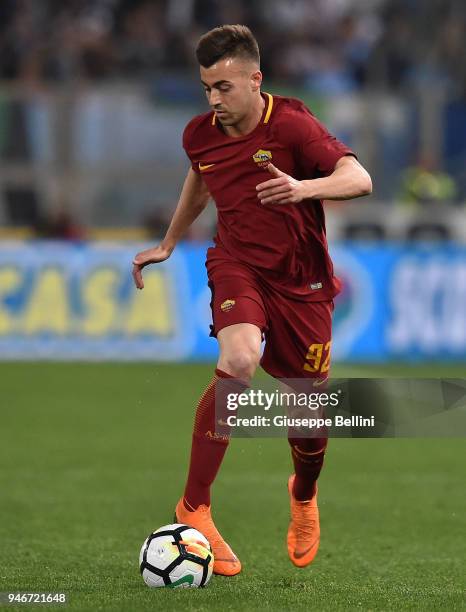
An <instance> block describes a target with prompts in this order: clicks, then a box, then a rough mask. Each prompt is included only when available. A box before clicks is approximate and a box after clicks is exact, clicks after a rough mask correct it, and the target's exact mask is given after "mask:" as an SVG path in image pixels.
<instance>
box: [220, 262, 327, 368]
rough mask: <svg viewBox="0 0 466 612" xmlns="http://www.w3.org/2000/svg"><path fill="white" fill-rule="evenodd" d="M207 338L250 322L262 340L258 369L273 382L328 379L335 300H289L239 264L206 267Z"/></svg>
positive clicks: (225, 263)
mask: <svg viewBox="0 0 466 612" xmlns="http://www.w3.org/2000/svg"><path fill="white" fill-rule="evenodd" d="M209 268H210V269H209V287H210V289H211V291H212V301H211V308H212V319H213V325H212V326H211V330H212V331H211V336H216V335H217V333H218V332H219V331H220V330H221V329H223V328H224V327H228V326H229V325H235V324H236V323H252V324H253V325H256V326H257V327H259V329H260V330H261V331H262V334H263V338H264V339H265V348H264V353H263V355H262V359H261V366H262V367H263V368H264V370H265V371H266V372H267V373H268V374H270V375H271V376H274V377H275V378H303V377H309V378H320V379H324V378H327V377H328V374H329V366H330V347H331V337H332V313H333V300H328V301H322V302H303V301H298V300H293V299H290V298H288V297H285V296H283V295H282V294H280V293H278V292H277V291H274V290H273V289H271V288H270V287H269V286H265V285H264V284H263V283H261V280H260V278H259V277H258V275H257V274H256V273H255V272H254V271H252V270H251V269H250V268H248V267H247V266H245V265H243V264H241V263H239V262H222V263H216V265H215V266H209Z"/></svg>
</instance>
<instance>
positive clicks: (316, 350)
mask: <svg viewBox="0 0 466 612" xmlns="http://www.w3.org/2000/svg"><path fill="white" fill-rule="evenodd" d="M322 349H323V345H322V344H311V346H310V347H309V350H308V351H307V355H306V362H307V361H310V362H311V363H305V364H304V369H305V370H307V371H308V372H318V371H319V368H320V362H321V361H322Z"/></svg>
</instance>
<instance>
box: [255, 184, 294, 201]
mask: <svg viewBox="0 0 466 612" xmlns="http://www.w3.org/2000/svg"><path fill="white" fill-rule="evenodd" d="M289 192H290V189H289V186H288V185H279V186H278V187H273V188H272V189H264V191H261V192H260V193H258V194H257V195H258V197H259V198H260V199H261V200H263V199H264V198H269V197H270V196H273V195H277V194H280V193H281V194H284V193H289Z"/></svg>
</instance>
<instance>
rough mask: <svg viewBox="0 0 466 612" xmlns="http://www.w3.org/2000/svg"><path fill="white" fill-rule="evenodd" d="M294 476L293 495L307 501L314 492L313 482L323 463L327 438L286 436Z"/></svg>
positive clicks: (299, 499)
mask: <svg viewBox="0 0 466 612" xmlns="http://www.w3.org/2000/svg"><path fill="white" fill-rule="evenodd" d="M288 442H289V443H290V446H291V456H292V458H293V463H294V471H295V474H296V477H295V479H294V484H293V497H294V498H295V499H297V500H298V501H307V500H308V499H311V497H312V496H313V495H314V493H315V484H316V481H317V479H318V478H319V474H320V470H321V469H322V465H323V463H324V455H325V449H326V448H327V438H288Z"/></svg>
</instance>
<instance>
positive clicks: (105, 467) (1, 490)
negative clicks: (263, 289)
mask: <svg viewBox="0 0 466 612" xmlns="http://www.w3.org/2000/svg"><path fill="white" fill-rule="evenodd" d="M465 371H466V368H464V367H459V366H458V367H453V366H446V365H444V366H442V367H441V366H435V367H432V368H425V367H424V368H422V367H417V368H411V369H410V368H406V367H401V366H400V367H396V366H392V367H390V368H386V367H382V366H380V367H377V368H375V367H373V368H364V367H362V366H361V367H359V366H358V367H344V366H340V367H338V368H335V369H334V372H335V374H336V375H338V376H364V375H379V376H380V375H383V374H392V375H404V376H408V375H412V376H419V377H423V376H449V377H455V376H456V377H464V373H465ZM211 372H212V366H209V365H183V366H181V365H158V364H131V365H126V364H97V363H96V364H55V363H49V364H46V363H42V364H32V363H26V364H20V363H18V364H12V363H8V364H5V363H4V364H0V405H1V430H0V431H1V434H0V438H1V445H0V591H8V590H21V591H34V592H36V591H60V592H62V591H63V592H66V593H67V595H68V599H69V605H67V609H73V610H75V609H76V610H122V611H125V612H132V611H137V612H140V611H143V610H196V611H203V610H222V611H223V610H249V611H250V610H262V609H264V610H265V609H268V610H353V609H363V610H390V609H393V610H395V609H407V610H415V609H418V610H438V609H445V610H459V609H466V603H465V602H466V599H465V592H464V577H465V567H466V537H465V534H466V524H465V517H466V507H465V490H466V487H465V478H464V474H465V465H466V445H465V441H464V439H443V440H441V439H438V440H423V439H416V440H414V439H412V440H410V439H403V440H393V439H385V440H362V439H358V440H343V439H338V440H331V443H330V445H329V450H328V454H327V459H326V466H325V469H324V471H323V473H322V476H321V480H320V504H319V505H320V510H321V525H322V540H321V548H320V552H319V554H318V556H317V558H316V560H315V562H314V563H313V564H312V565H311V566H310V567H308V568H306V569H297V568H294V567H293V566H292V565H291V564H290V562H289V561H288V558H287V554H286V547H285V534H286V530H287V524H288V497H287V493H286V481H287V476H288V474H289V473H290V466H291V462H290V457H289V450H288V444H287V442H286V441H285V440H276V439H275V440H264V439H256V440H240V439H236V440H234V441H233V442H232V445H231V448H230V449H229V452H228V454H227V458H226V460H225V463H224V466H223V467H222V471H221V473H220V477H219V479H218V481H217V483H216V485H215V487H214V491H213V511H214V517H215V519H216V522H217V525H218V527H219V528H220V530H221V531H222V533H223V534H224V535H225V537H226V538H227V540H228V541H229V542H230V543H231V545H232V546H233V548H234V549H235V551H236V552H237V554H238V555H239V557H240V558H241V560H242V562H243V567H244V570H243V572H242V573H241V574H240V575H238V576H236V577H234V578H224V577H220V576H214V577H213V578H212V580H211V582H210V584H209V585H208V587H207V588H205V589H199V590H195V589H186V590H171V589H154V590H150V589H148V588H147V587H146V586H145V584H144V583H143V581H142V578H141V576H140V575H139V571H138V554H139V548H140V546H141V544H142V542H143V540H144V538H145V537H146V536H147V535H148V533H149V532H150V531H152V530H153V529H156V528H158V527H160V526H161V525H163V524H165V523H170V522H172V518H173V509H174V504H175V502H176V501H177V499H178V497H179V496H180V493H181V491H182V487H183V484H184V479H185V475H186V468H187V460H188V455H189V442H190V435H191V425H192V417H193V410H194V406H195V403H196V401H197V398H198V396H199V395H200V393H201V391H202V390H203V388H204V386H205V385H206V383H207V382H208V380H209V378H210V376H211ZM10 609H13V608H12V607H10ZM18 609H23V610H24V609H32V607H29V606H21V608H19V607H18ZM35 609H37V608H35Z"/></svg>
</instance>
